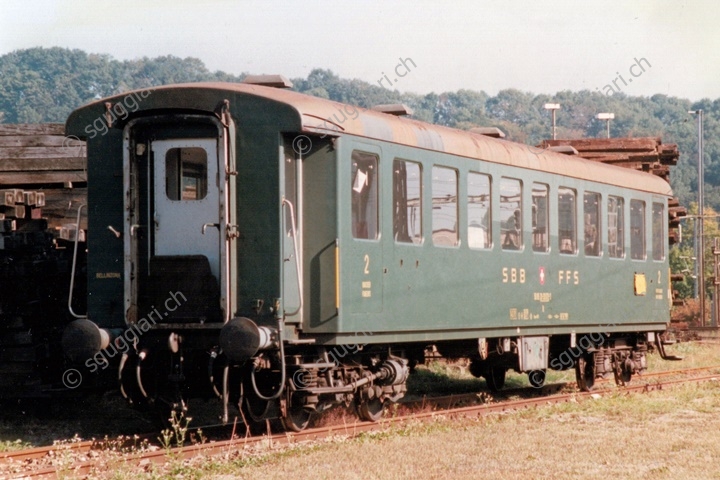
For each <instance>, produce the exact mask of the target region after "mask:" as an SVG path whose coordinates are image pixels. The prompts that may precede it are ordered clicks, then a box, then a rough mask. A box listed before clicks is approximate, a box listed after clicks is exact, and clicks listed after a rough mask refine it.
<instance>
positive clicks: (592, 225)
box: [583, 192, 602, 257]
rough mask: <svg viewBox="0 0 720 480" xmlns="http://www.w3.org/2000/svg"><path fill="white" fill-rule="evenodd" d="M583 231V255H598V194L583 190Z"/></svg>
mask: <svg viewBox="0 0 720 480" xmlns="http://www.w3.org/2000/svg"><path fill="white" fill-rule="evenodd" d="M583 231H584V233H585V255H587V256H589V257H599V256H600V252H602V248H600V194H599V193H592V192H585V196H584V197H583Z"/></svg>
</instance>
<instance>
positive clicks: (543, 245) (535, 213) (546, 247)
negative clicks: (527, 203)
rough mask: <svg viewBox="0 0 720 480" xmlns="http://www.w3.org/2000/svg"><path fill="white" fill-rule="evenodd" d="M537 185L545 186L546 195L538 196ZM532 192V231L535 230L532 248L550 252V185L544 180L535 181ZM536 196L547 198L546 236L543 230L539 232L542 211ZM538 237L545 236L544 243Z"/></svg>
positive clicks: (536, 250) (541, 251) (540, 251)
mask: <svg viewBox="0 0 720 480" xmlns="http://www.w3.org/2000/svg"><path fill="white" fill-rule="evenodd" d="M536 187H544V193H545V195H544V196H538V195H535V192H537V191H540V190H539V189H538V188H536ZM531 193H532V195H531V196H532V206H531V208H532V219H531V222H532V232H533V240H532V249H533V252H535V253H548V252H550V185H548V184H547V183H542V182H533V183H532V185H531ZM535 198H544V199H545V215H544V216H545V223H544V227H545V232H544V238H543V237H542V236H543V232H539V231H538V228H539V227H540V223H539V222H538V218H539V215H540V213H541V211H540V209H539V208H537V205H536V203H535ZM538 238H543V242H542V243H537V242H536V240H537V239H538Z"/></svg>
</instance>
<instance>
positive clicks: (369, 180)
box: [350, 150, 378, 240]
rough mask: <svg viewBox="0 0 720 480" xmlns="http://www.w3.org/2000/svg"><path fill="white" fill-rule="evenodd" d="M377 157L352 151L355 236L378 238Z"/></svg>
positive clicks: (353, 228)
mask: <svg viewBox="0 0 720 480" xmlns="http://www.w3.org/2000/svg"><path fill="white" fill-rule="evenodd" d="M377 183H378V157H377V155H373V154H372V153H365V152H360V151H357V150H354V151H353V153H352V178H351V185H350V187H351V192H352V234H353V237H355V238H360V239H369V240H374V239H376V238H378V185H377Z"/></svg>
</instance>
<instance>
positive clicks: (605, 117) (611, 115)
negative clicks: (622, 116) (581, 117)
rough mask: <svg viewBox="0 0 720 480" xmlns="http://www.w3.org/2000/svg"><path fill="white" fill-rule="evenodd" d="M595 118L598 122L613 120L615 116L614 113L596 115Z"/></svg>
mask: <svg viewBox="0 0 720 480" xmlns="http://www.w3.org/2000/svg"><path fill="white" fill-rule="evenodd" d="M595 118H597V119H598V120H612V119H614V118H615V114H614V113H598V114H597V115H595Z"/></svg>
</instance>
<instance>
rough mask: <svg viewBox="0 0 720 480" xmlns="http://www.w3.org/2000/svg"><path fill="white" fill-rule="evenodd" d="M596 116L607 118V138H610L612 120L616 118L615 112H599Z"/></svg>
mask: <svg viewBox="0 0 720 480" xmlns="http://www.w3.org/2000/svg"><path fill="white" fill-rule="evenodd" d="M595 118H597V119H598V120H605V121H606V122H607V138H610V120H612V119H614V118H615V114H614V113H598V114H597V115H596V116H595Z"/></svg>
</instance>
